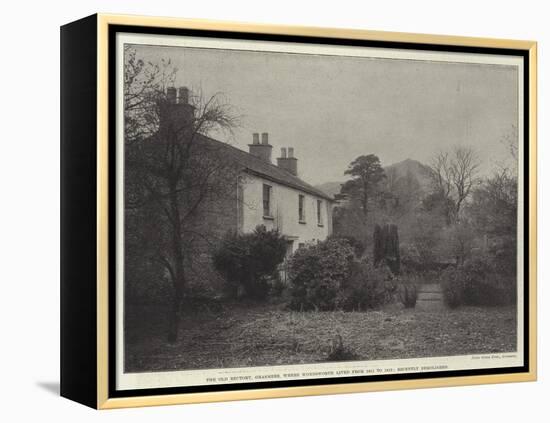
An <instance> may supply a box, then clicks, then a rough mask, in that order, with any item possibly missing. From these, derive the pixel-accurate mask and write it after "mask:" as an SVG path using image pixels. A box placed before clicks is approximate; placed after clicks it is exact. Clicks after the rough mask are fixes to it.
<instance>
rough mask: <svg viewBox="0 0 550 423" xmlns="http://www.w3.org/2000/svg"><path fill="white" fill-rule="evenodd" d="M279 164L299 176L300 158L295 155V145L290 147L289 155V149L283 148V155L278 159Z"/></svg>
mask: <svg viewBox="0 0 550 423" xmlns="http://www.w3.org/2000/svg"><path fill="white" fill-rule="evenodd" d="M277 166H279V167H280V168H281V169H284V170H286V171H287V172H289V173H292V174H293V175H294V176H298V159H297V158H295V157H294V148H293V147H288V156H287V149H286V148H281V157H279V158H278V159H277Z"/></svg>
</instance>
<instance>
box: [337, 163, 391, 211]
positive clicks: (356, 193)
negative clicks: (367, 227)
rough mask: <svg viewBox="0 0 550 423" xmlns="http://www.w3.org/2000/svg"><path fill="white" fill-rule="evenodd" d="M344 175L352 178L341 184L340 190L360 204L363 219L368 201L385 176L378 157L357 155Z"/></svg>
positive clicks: (377, 189) (367, 207)
mask: <svg viewBox="0 0 550 423" xmlns="http://www.w3.org/2000/svg"><path fill="white" fill-rule="evenodd" d="M344 175H350V176H351V177H352V179H350V180H348V181H346V182H345V183H344V184H342V188H341V192H342V193H343V194H347V195H349V196H350V198H351V199H352V201H357V202H359V204H360V207H361V210H362V212H363V216H364V218H365V221H366V220H367V215H368V212H369V202H370V201H371V200H372V199H373V197H374V196H375V195H376V194H377V192H378V191H379V189H380V187H379V184H380V182H381V181H382V180H383V179H384V178H385V177H386V175H385V173H384V169H383V168H382V166H381V165H380V159H379V158H378V157H377V156H376V155H374V154H369V155H367V156H359V157H357V158H356V159H355V160H354V161H353V162H351V163H350V165H349V167H348V169H347V170H346V171H345V172H344Z"/></svg>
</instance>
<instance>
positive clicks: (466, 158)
mask: <svg viewBox="0 0 550 423" xmlns="http://www.w3.org/2000/svg"><path fill="white" fill-rule="evenodd" d="M478 175H479V160H478V159H477V157H476V153H475V151H474V149H473V148H471V147H462V146H457V147H454V148H453V149H452V151H451V152H439V153H438V154H436V155H435V156H434V157H433V158H432V160H431V163H430V177H431V180H432V193H431V194H430V195H429V196H428V197H427V198H426V200H425V201H424V204H425V205H426V204H432V205H435V204H437V208H438V209H439V210H441V212H442V213H444V215H445V218H446V220H447V224H449V225H450V224H451V223H454V222H457V221H458V220H460V212H461V210H462V206H463V205H464V202H465V201H466V200H467V199H468V197H470V195H471V193H472V190H473V188H474V187H475V186H476V184H477V183H478V182H479V177H478ZM433 208H434V209H435V208H436V207H435V206H434V207H433Z"/></svg>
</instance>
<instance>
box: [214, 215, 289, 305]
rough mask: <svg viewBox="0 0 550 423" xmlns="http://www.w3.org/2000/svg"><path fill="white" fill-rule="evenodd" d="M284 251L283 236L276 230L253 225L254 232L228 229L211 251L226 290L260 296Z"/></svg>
mask: <svg viewBox="0 0 550 423" xmlns="http://www.w3.org/2000/svg"><path fill="white" fill-rule="evenodd" d="M285 254H286V240H285V239H284V237H282V236H281V235H280V234H279V233H278V232H277V231H275V230H271V231H268V230H267V229H266V228H265V226H263V225H260V226H257V227H256V229H255V230H254V232H252V233H248V234H237V233H235V232H229V233H228V234H227V235H226V236H225V238H224V239H223V240H222V243H221V245H220V246H219V247H218V248H217V250H216V251H215V252H214V254H213V257H212V259H213V263H214V268H215V269H216V270H217V271H218V272H220V273H221V274H222V276H223V277H224V279H225V281H226V293H227V294H229V295H230V296H233V297H235V296H237V295H238V293H239V291H242V293H243V295H244V296H246V297H249V298H252V299H256V300H264V299H265V298H266V297H267V296H268V293H269V290H270V281H272V280H273V278H276V277H277V275H276V272H277V266H278V265H279V264H280V263H282V261H283V260H284V257H285Z"/></svg>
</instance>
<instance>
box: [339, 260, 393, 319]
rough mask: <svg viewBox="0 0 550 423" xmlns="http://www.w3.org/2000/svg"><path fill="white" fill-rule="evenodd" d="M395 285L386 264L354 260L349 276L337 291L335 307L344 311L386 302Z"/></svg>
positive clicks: (370, 307)
mask: <svg viewBox="0 0 550 423" xmlns="http://www.w3.org/2000/svg"><path fill="white" fill-rule="evenodd" d="M395 290H396V285H395V283H394V280H393V277H392V273H391V271H390V269H389V268H388V267H386V266H378V267H375V266H374V265H373V264H372V263H370V262H368V261H366V260H363V261H354V262H353V263H352V265H351V272H350V276H349V278H348V279H347V280H346V281H345V282H344V285H343V289H342V291H340V292H339V293H338V296H337V299H336V307H337V308H339V309H342V310H345V311H363V310H367V309H372V308H376V307H379V306H381V305H384V304H387V303H388V302H390V301H391V300H392V299H393V294H394V293H395Z"/></svg>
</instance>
